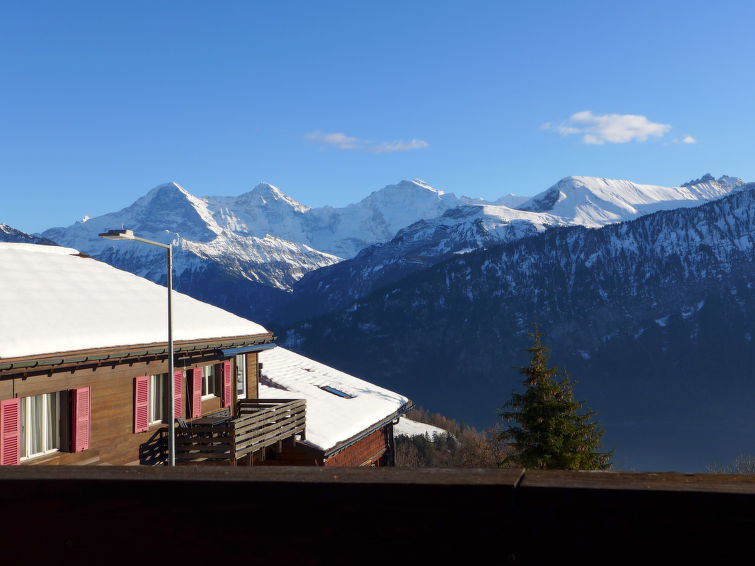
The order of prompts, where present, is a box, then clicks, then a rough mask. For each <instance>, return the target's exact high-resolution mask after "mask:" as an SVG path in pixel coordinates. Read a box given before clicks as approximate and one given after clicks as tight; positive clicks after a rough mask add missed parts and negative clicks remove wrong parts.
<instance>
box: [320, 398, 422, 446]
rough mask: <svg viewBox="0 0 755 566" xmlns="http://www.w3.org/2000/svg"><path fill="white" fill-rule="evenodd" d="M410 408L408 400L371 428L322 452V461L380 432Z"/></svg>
mask: <svg viewBox="0 0 755 566" xmlns="http://www.w3.org/2000/svg"><path fill="white" fill-rule="evenodd" d="M412 407H414V402H413V401H412V400H408V401H407V402H406V403H404V404H403V405H401V407H400V408H399V409H398V410H397V411H394V412H393V413H391V414H390V415H388V416H387V417H385V418H384V419H381V420H380V421H378V422H376V423H375V424H373V425H372V426H370V427H368V428H366V429H364V430H363V431H362V432H360V433H357V434H355V435H354V436H352V437H350V438H348V439H346V440H343V441H341V442H339V443H337V444H336V445H335V446H333V447H332V448H329V449H328V450H325V451H323V459H324V460H327V459H328V458H332V457H333V456H335V455H336V454H338V453H339V452H343V451H344V450H346V449H347V448H348V447H349V446H351V445H353V444H356V443H357V442H359V441H360V440H362V439H363V438H365V437H366V436H369V435H370V434H372V433H373V432H375V431H376V430H380V429H381V428H383V427H384V426H385V425H387V424H389V423H392V422H393V421H395V420H396V419H398V418H399V417H400V416H401V415H403V414H404V413H406V412H407V411H409V410H410V409H411V408H412Z"/></svg>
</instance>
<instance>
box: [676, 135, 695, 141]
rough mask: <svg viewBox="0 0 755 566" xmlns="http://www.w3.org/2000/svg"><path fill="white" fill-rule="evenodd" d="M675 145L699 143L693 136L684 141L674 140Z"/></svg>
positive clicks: (683, 139)
mask: <svg viewBox="0 0 755 566" xmlns="http://www.w3.org/2000/svg"><path fill="white" fill-rule="evenodd" d="M674 143H697V140H696V139H695V138H693V137H692V136H684V137H683V138H682V139H679V138H674Z"/></svg>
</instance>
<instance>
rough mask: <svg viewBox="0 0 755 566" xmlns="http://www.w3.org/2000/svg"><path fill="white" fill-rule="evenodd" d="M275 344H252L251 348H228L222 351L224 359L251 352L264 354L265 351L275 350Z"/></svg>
mask: <svg viewBox="0 0 755 566" xmlns="http://www.w3.org/2000/svg"><path fill="white" fill-rule="evenodd" d="M275 346H276V344H275V343H274V342H267V343H265V344H251V345H249V346H241V347H239V348H226V349H223V350H220V352H221V353H222V354H223V357H224V358H231V357H233V356H238V355H239V354H249V353H251V352H262V351H263V350H272V349H273V348H275Z"/></svg>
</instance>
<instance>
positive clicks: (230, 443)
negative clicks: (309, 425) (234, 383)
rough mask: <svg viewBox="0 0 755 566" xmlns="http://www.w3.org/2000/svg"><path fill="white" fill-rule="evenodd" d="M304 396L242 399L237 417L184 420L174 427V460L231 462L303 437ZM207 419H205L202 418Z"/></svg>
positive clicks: (234, 462) (182, 461) (233, 463)
mask: <svg viewBox="0 0 755 566" xmlns="http://www.w3.org/2000/svg"><path fill="white" fill-rule="evenodd" d="M306 412H307V403H306V401H305V400H304V399H297V400H291V399H242V400H240V401H239V402H238V413H239V414H238V417H237V418H235V419H232V420H228V421H226V422H221V423H218V424H208V423H199V422H196V423H192V422H189V423H187V426H186V428H179V429H177V430H176V463H179V464H186V463H194V464H196V463H207V464H224V463H227V464H231V465H235V464H236V462H237V461H238V460H240V459H241V458H244V457H246V456H249V455H250V454H253V453H254V452H257V451H260V450H263V449H264V448H266V447H268V446H272V445H273V444H277V443H279V442H283V441H285V440H291V441H292V442H295V439H296V436H297V435H299V437H300V438H302V439H303V438H304V433H305V425H306ZM202 420H207V419H202Z"/></svg>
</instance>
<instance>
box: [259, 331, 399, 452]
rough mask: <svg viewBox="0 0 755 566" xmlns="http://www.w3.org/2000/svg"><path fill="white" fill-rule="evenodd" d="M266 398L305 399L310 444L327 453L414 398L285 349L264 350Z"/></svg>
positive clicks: (263, 388) (263, 395) (262, 393)
mask: <svg viewBox="0 0 755 566" xmlns="http://www.w3.org/2000/svg"><path fill="white" fill-rule="evenodd" d="M259 359H260V361H261V362H262V379H261V383H260V397H261V398H262V399H306V400H307V429H306V442H307V443H308V444H310V445H312V446H315V447H316V448H319V449H321V450H323V451H325V452H327V451H329V450H331V449H333V448H334V447H337V445H340V443H343V442H346V441H348V440H349V439H352V438H354V437H357V436H359V435H361V434H362V433H365V432H367V431H369V430H370V429H371V427H374V426H375V425H377V424H379V423H381V422H382V421H384V420H386V419H388V418H389V417H393V418H395V416H397V414H398V413H401V412H403V411H405V410H406V409H408V408H409V403H410V401H409V399H407V398H406V397H404V396H403V395H399V394H398V393H394V392H393V391H389V390H388V389H384V388H382V387H379V386H377V385H374V384H372V383H368V382H367V381H364V380H362V379H359V378H358V377H354V376H353V375H349V374H347V373H344V372H342V371H339V370H337V369H334V368H332V367H329V366H326V365H325V364H321V363H319V362H316V361H314V360H311V359H309V358H306V357H304V356H301V355H299V354H297V353H295V352H292V351H290V350H286V349H285V348H281V347H280V346H278V347H275V348H272V349H271V350H265V351H264V352H260V355H259Z"/></svg>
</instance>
